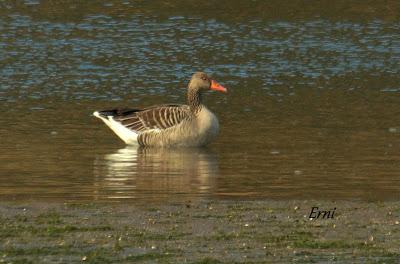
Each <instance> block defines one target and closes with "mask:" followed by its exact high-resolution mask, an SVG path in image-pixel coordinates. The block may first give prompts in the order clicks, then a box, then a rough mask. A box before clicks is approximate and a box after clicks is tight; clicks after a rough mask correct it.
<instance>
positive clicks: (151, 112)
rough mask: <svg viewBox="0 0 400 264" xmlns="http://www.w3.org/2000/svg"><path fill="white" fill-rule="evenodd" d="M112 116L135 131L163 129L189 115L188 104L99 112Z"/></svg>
mask: <svg viewBox="0 0 400 264" xmlns="http://www.w3.org/2000/svg"><path fill="white" fill-rule="evenodd" d="M99 113H100V114H101V115H103V116H112V118H113V119H114V120H115V121H117V122H119V123H121V124H122V125H123V126H125V127H126V128H128V129H130V130H132V131H135V132H139V133H142V132H145V131H149V130H156V129H158V130H163V129H167V128H169V127H173V126H175V125H177V124H179V123H181V122H182V121H183V120H184V119H186V118H188V117H189V114H190V110H189V107H188V106H186V105H161V106H153V107H149V108H145V109H115V110H106V111H101V112H99Z"/></svg>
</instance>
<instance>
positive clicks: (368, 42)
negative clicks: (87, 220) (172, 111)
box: [0, 1, 400, 202]
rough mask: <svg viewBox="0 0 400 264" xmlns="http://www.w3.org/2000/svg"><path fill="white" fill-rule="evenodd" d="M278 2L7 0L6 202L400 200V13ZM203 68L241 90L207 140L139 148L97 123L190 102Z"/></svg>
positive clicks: (1, 188) (3, 72) (2, 157)
mask: <svg viewBox="0 0 400 264" xmlns="http://www.w3.org/2000/svg"><path fill="white" fill-rule="evenodd" d="M264 2H265V1H253V2H249V3H247V4H244V3H243V2H241V1H234V2H229V4H228V3H225V2H223V1H222V2H221V1H219V2H210V3H196V7H195V8H193V10H191V7H190V6H188V5H189V4H188V3H189V2H185V1H183V2H180V1H178V2H169V1H164V2H162V3H153V4H150V3H139V2H138V3H131V2H128V1H126V2H123V1H94V2H91V3H79V2H76V3H74V4H69V5H66V4H59V3H53V2H52V1H25V2H24V3H19V4H15V3H13V2H8V1H5V2H3V3H1V4H0V5H2V6H1V8H0V9H1V11H0V76H1V81H0V112H1V119H0V121H1V126H0V138H1V141H0V147H1V153H0V197H1V198H2V199H3V200H13V199H17V200H42V199H43V200H48V201H50V200H51V201H52V200H62V201H93V200H101V201H114V200H117V201H120V200H129V201H143V202H151V201H157V202H164V201H170V200H194V199H203V198H207V199H208V198H211V199H231V198H239V199H324V198H335V199H363V200H391V199H398V198H399V192H398V190H399V188H400V178H399V175H400V154H399V146H400V115H399V113H400V112H399V105H400V97H399V93H400V77H399V76H400V64H399V60H400V38H399V37H398V36H399V33H400V22H399V20H398V18H397V17H396V16H395V15H391V13H385V12H386V11H385V10H386V9H385V10H384V9H382V6H381V5H378V4H377V6H362V5H359V4H358V5H356V7H355V9H351V10H350V11H346V12H343V11H341V10H342V9H341V8H342V7H343V5H346V3H347V2H346V3H341V2H340V1H338V2H336V4H332V5H330V6H329V8H328V7H327V6H325V5H328V4H322V5H321V6H320V7H315V8H314V9H312V8H310V7H308V8H303V9H302V10H303V11H302V12H294V11H295V10H299V9H298V8H299V7H301V3H297V4H296V3H294V4H293V3H292V4H291V5H289V4H287V5H289V6H284V5H282V4H281V3H278V2H277V3H275V6H274V7H275V9H274V10H275V12H267V11H268V10H269V9H268V8H269V7H271V6H270V5H271V4H273V3H274V1H270V2H268V3H264ZM192 4H194V3H192ZM212 4H215V5H216V6H213V7H214V8H211V9H210V7H211V6H210V5H212ZM389 4H390V3H389ZM389 4H387V5H389ZM391 4H392V5H393V6H391V7H390V8H391V10H397V9H400V7H399V6H398V5H397V4H393V3H391ZM224 5H225V6H224ZM228 6H229V9H228V10H229V12H230V13H229V12H228V13H227V12H220V11H218V10H222V9H223V8H224V7H228ZM396 8H397V9H396ZM346 10H347V9H346ZM229 14H231V15H229ZM198 70H203V71H206V72H208V73H211V74H212V76H213V77H214V78H215V79H216V80H217V81H218V82H219V83H221V84H222V85H224V86H226V87H228V88H229V94H227V95H222V94H218V93H209V94H207V95H206V96H205V99H206V102H205V103H206V105H207V106H208V107H209V108H210V109H212V110H213V111H214V112H215V113H216V115H217V116H218V117H219V119H220V126H221V131H220V132H221V133H220V137H219V138H218V140H217V141H215V142H214V143H213V144H211V145H210V146H208V147H207V148H205V149H175V150H160V149H140V148H139V149H136V148H132V147H127V146H125V145H124V144H123V143H122V142H121V141H120V140H119V139H118V138H117V137H116V136H115V135H113V134H112V132H111V131H110V130H109V129H108V128H106V127H105V125H103V124H102V123H101V122H100V121H99V120H97V119H95V118H94V117H92V116H91V113H92V112H93V111H94V110H101V109H103V108H110V107H118V106H128V107H129V106H131V107H144V106H149V105H153V104H161V103H181V102H183V101H184V98H185V87H186V85H187V82H188V80H189V78H190V75H191V74H192V73H193V72H194V71H198Z"/></svg>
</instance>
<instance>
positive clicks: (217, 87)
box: [211, 80, 228, 93]
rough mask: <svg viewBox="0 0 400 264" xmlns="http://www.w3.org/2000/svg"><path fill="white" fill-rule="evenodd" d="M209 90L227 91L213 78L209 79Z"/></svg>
mask: <svg viewBox="0 0 400 264" xmlns="http://www.w3.org/2000/svg"><path fill="white" fill-rule="evenodd" d="M211 90H214V91H219V92H224V93H226V92H227V91H228V90H227V89H226V88H225V87H224V86H222V85H220V84H219V83H217V82H216V81H214V80H211Z"/></svg>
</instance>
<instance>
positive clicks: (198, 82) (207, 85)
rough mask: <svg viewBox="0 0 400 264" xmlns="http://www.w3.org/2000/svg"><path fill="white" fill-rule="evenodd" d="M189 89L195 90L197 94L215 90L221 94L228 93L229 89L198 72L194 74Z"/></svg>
mask: <svg viewBox="0 0 400 264" xmlns="http://www.w3.org/2000/svg"><path fill="white" fill-rule="evenodd" d="M189 89H190V90H195V91H197V92H202V91H208V90H214V91H219V92H224V93H226V92H227V89H226V88H225V87H223V86H222V85H220V84H219V83H217V82H216V81H215V80H213V79H211V78H210V77H209V76H208V75H207V74H205V73H204V72H196V73H194V74H193V76H192V78H191V79H190V82H189Z"/></svg>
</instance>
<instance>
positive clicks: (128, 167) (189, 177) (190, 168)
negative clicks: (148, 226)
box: [94, 146, 218, 200]
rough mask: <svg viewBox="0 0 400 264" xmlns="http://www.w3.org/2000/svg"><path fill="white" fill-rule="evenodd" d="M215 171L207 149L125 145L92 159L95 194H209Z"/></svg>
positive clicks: (107, 196)
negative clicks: (93, 162) (113, 151)
mask: <svg viewBox="0 0 400 264" xmlns="http://www.w3.org/2000/svg"><path fill="white" fill-rule="evenodd" d="M217 173H218V161H217V156H216V155H215V154H214V153H212V152H210V150H208V149H201V148H181V149H162V148H137V147H132V146H128V147H125V148H123V149H119V150H117V151H116V152H115V153H112V154H106V155H104V156H103V157H100V158H98V159H96V160H95V164H94V174H95V177H96V181H95V182H96V188H95V189H96V197H97V198H98V199H110V198H114V199H115V198H117V199H121V198H139V199H142V198H145V199H148V198H151V199H155V200H158V199H160V198H161V199H164V198H165V197H166V196H169V195H174V194H183V195H184V196H186V197H191V196H196V194H206V193H209V192H210V191H211V190H210V188H212V186H213V181H214V178H215V176H216V174H217Z"/></svg>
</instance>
